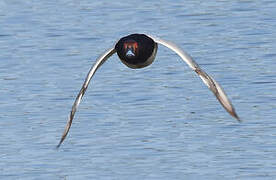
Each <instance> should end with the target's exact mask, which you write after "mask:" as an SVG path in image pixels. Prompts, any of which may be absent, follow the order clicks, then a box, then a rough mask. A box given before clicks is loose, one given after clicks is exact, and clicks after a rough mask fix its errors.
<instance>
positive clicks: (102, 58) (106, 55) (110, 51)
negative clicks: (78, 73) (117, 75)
mask: <svg viewBox="0 0 276 180" xmlns="http://www.w3.org/2000/svg"><path fill="white" fill-rule="evenodd" d="M115 52H116V50H115V48H111V49H108V50H107V51H106V52H105V53H103V54H102V55H101V56H100V57H98V59H97V60H96V62H95V64H94V65H93V66H92V67H91V69H90V70H89V72H88V74H87V76H86V79H85V81H84V83H83V85H82V88H81V90H80V92H79V94H78V95H77V97H76V100H75V102H74V104H73V106H72V110H71V113H70V115H69V118H68V122H67V124H66V127H65V129H64V132H63V134H62V136H61V139H60V141H59V143H58V145H57V148H59V147H60V145H61V144H62V142H63V141H64V140H65V138H66V136H67V134H68V132H69V130H70V127H71V124H72V121H73V119H74V115H75V112H76V111H77V108H78V106H79V104H80V101H81V99H82V97H83V96H84V93H85V91H86V89H87V87H88V85H89V83H90V80H91V79H92V77H93V75H94V74H95V72H96V71H97V69H98V68H99V67H100V66H101V65H102V64H103V63H104V62H105V61H106V60H107V59H108V58H109V57H110V56H112V55H113V54H114V53H115Z"/></svg>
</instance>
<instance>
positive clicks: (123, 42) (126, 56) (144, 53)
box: [57, 34, 241, 148]
mask: <svg viewBox="0 0 276 180" xmlns="http://www.w3.org/2000/svg"><path fill="white" fill-rule="evenodd" d="M159 44H161V45H163V46H165V47H167V48H169V49H171V50H172V51H174V52H175V53H176V54H177V55H179V56H180V57H181V59H182V60H183V61H184V62H186V63H187V65H188V66H189V67H190V68H191V69H192V70H193V71H195V72H196V74H197V75H198V76H199V77H200V78H201V80H202V81H203V83H204V84H205V85H206V86H207V87H208V88H209V89H210V90H211V91H212V92H213V94H214V95H215V97H216V98H217V100H218V101H219V102H220V104H221V105H222V106H223V107H224V109H225V110H226V111H227V112H228V113H229V114H230V115H231V116H232V117H234V118H235V119H237V120H238V121H239V122H241V120H240V118H239V116H238V115H237V113H236V111H235V108H234V106H233V105H232V103H231V101H230V100H229V98H228V97H227V95H226V93H225V92H224V90H223V88H222V87H221V86H220V85H219V83H218V82H217V81H215V79H214V78H212V77H211V76H210V75H208V74H207V73H206V72H205V71H204V70H202V69H201V68H200V66H199V65H198V64H197V63H196V62H195V61H194V60H193V58H192V57H191V56H190V55H189V54H188V53H186V52H185V51H184V50H182V49H181V48H180V47H179V46H177V45H176V44H174V43H173V42H170V41H167V40H163V39H161V38H157V37H153V36H150V35H146V34H130V35H128V36H125V37H122V38H121V39H119V40H118V41H117V43H116V44H115V46H113V47H111V48H109V49H107V50H106V51H105V52H104V53H103V54H102V55H101V56H99V57H98V58H97V60H96V61H95V64H94V65H93V66H92V67H91V69H90V70H89V72H88V74H87V76H86V79H85V81H84V83H83V85H82V87H81V89H80V91H79V93H78V95H77V97H76V99H75V102H74V104H73V106H72V109H71V112H70V115H69V118H68V122H67V124H66V127H65V129H64V132H63V134H62V136H61V139H60V141H59V143H58V145H57V148H59V147H60V145H61V144H62V142H63V141H64V140H65V138H66V136H67V134H68V132H69V130H70V127H71V125H72V121H73V119H74V116H75V113H76V111H77V108H78V106H79V104H80V102H81V99H82V98H83V96H84V94H85V92H86V90H87V88H88V85H89V83H90V81H91V79H92V77H93V76H94V74H95V72H96V71H97V70H98V69H99V68H100V67H101V66H102V65H103V64H104V62H105V61H106V60H108V58H109V57H111V56H112V55H113V54H115V53H117V55H118V57H119V59H120V60H121V61H122V63H123V64H125V65H126V66H127V67H129V68H132V69H139V68H144V67H147V66H149V65H150V64H152V62H153V61H154V59H155V57H156V53H157V50H158V45H159Z"/></svg>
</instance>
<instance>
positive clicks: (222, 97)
mask: <svg viewBox="0 0 276 180" xmlns="http://www.w3.org/2000/svg"><path fill="white" fill-rule="evenodd" d="M149 37H151V36H149ZM151 38H152V39H153V40H154V41H155V42H156V43H159V44H162V45H164V46H166V47H168V48H169V49H171V50H173V51H174V52H175V53H176V54H178V55H179V56H180V57H181V58H182V60H183V61H185V62H186V63H187V64H188V65H189V67H190V68H191V69H192V70H194V71H195V72H196V73H197V74H198V75H199V77H200V78H201V79H202V81H203V82H204V84H206V86H207V87H208V88H209V89H210V90H211V91H212V92H213V93H214V95H215V96H216V98H217V99H218V101H219V102H220V104H221V105H222V106H223V107H224V108H225V110H226V111H227V112H228V113H229V114H230V115H231V116H233V117H234V118H236V119H237V120H238V121H241V120H240V118H239V117H238V115H237V113H236V111H235V109H234V106H233V105H232V104H231V102H230V100H229V99H228V98H227V96H226V93H225V92H224V90H223V89H222V87H221V86H220V85H219V84H218V83H217V82H216V81H215V80H214V79H213V78H212V77H211V76H209V75H208V74H207V73H206V72H205V71H203V70H202V69H201V68H200V67H199V65H198V64H197V63H196V62H195V61H194V60H193V58H192V57H191V56H190V55H189V54H187V53H186V52H184V51H183V50H182V49H180V48H179V47H178V46H177V45H176V44H174V43H172V42H170V41H165V40H163V39H160V38H155V37H151Z"/></svg>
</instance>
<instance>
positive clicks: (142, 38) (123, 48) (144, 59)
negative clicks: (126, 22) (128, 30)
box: [115, 34, 158, 69]
mask: <svg viewBox="0 0 276 180" xmlns="http://www.w3.org/2000/svg"><path fill="white" fill-rule="evenodd" d="M115 49H116V52H117V54H118V56H119V58H120V60H121V61H122V62H123V63H124V64H125V65H126V66H127V67H130V68H132V69H137V68H143V67H146V66H149V65H150V64H152V62H153V61H154V59H155V56H156V53H157V49H158V45H157V43H156V42H154V40H153V39H152V38H150V37H148V36H147V35H145V34H131V35H128V36H125V37H122V38H121V39H120V40H119V41H118V42H117V43H116V45H115Z"/></svg>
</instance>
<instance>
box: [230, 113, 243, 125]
mask: <svg viewBox="0 0 276 180" xmlns="http://www.w3.org/2000/svg"><path fill="white" fill-rule="evenodd" d="M231 115H232V116H233V117H234V118H235V119H237V121H238V122H239V123H241V122H242V120H241V119H240V117H239V116H238V115H237V113H236V112H235V111H233V112H231Z"/></svg>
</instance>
